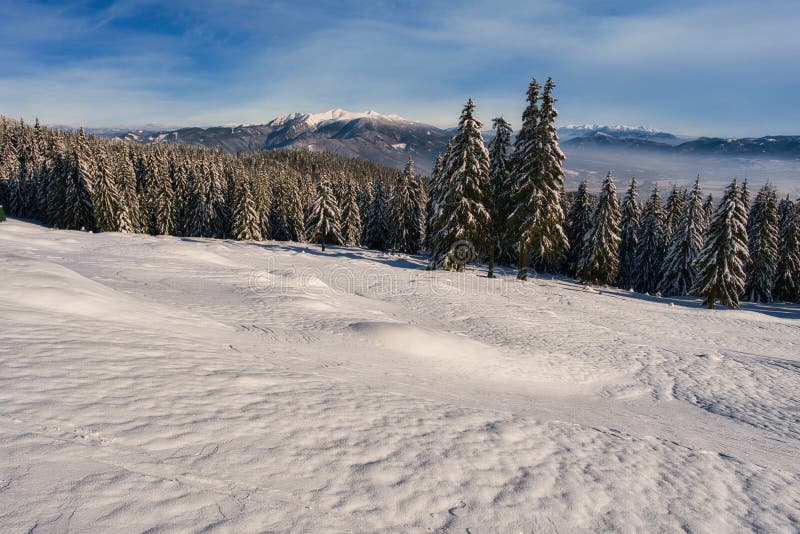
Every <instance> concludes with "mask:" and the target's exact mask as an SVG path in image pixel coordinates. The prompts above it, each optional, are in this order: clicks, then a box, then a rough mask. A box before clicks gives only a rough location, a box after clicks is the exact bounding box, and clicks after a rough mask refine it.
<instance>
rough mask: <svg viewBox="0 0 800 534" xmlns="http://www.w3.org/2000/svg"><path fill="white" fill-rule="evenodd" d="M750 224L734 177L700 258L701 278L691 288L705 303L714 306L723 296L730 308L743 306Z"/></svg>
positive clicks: (709, 231) (723, 302) (725, 303)
mask: <svg viewBox="0 0 800 534" xmlns="http://www.w3.org/2000/svg"><path fill="white" fill-rule="evenodd" d="M746 224H747V212H746V210H745V208H744V203H743V202H742V197H741V190H740V189H739V186H738V185H737V183H736V180H734V181H733V182H731V184H730V185H729V186H728V188H727V189H726V190H725V195H724V197H723V198H722V203H721V204H720V205H719V207H717V209H716V210H715V211H714V216H713V217H712V219H711V224H710V225H709V227H708V231H707V232H706V240H705V244H704V245H703V249H702V251H701V252H700V256H699V257H698V258H697V278H696V279H695V283H694V285H693V286H692V290H691V292H692V294H694V295H698V296H701V297H703V305H704V306H708V307H709V308H712V309H713V308H714V305H715V303H716V301H717V300H719V301H720V302H722V304H724V305H725V306H727V307H729V308H738V307H739V295H740V294H741V293H742V291H743V290H744V284H745V272H744V265H745V262H746V261H747V231H746V228H745V226H746Z"/></svg>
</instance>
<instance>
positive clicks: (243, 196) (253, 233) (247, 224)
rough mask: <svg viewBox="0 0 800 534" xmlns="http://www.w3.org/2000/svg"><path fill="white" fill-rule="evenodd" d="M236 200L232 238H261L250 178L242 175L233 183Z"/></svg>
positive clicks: (256, 239) (255, 239)
mask: <svg viewBox="0 0 800 534" xmlns="http://www.w3.org/2000/svg"><path fill="white" fill-rule="evenodd" d="M234 188H235V191H236V202H235V204H234V211H233V238H234V239H239V240H252V241H258V240H260V239H261V223H260V218H259V216H258V213H257V212H256V205H255V202H254V201H253V192H252V186H251V185H250V178H249V177H248V176H244V177H243V178H242V179H240V180H237V181H236V182H235V185H234Z"/></svg>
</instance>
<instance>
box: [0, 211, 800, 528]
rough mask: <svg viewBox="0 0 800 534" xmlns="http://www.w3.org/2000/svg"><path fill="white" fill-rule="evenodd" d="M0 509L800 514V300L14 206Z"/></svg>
mask: <svg viewBox="0 0 800 534" xmlns="http://www.w3.org/2000/svg"><path fill="white" fill-rule="evenodd" d="M0 246H2V250H3V254H2V256H0V272H1V273H2V284H0V302H2V305H0V325H1V326H2V328H0V368H1V369H0V407H2V409H0V525H2V530H3V531H8V532H20V531H22V532H25V531H28V530H29V529H31V530H37V531H38V530H43V531H48V532H64V531H87V530H88V531H200V530H208V531H213V532H220V531H225V532H263V531H277V532H288V531H292V532H305V531H337V532H343V531H347V532H367V531H369V532H374V531H387V530H389V531H435V530H439V531H445V530H447V531H461V532H464V531H466V530H467V529H469V531H470V532H484V531H491V532H523V531H524V532H531V531H536V532H556V531H561V532H574V531H609V530H614V531H626V532H636V531H682V530H690V531H699V532H730V531H745V530H761V531H769V532H796V531H797V530H798V527H799V526H800V465H798V463H797V461H796V458H797V457H798V454H800V440H799V439H798V435H800V434H798V431H799V430H800V419H798V413H797V397H798V381H797V376H798V370H800V354H799V353H798V346H800V329H799V328H798V327H800V308H798V307H797V306H787V305H775V306H756V305H748V304H745V305H744V308H743V309H742V310H739V311H730V310H724V309H719V310H715V311H709V310H705V309H700V308H698V306H697V304H698V301H697V300H696V299H685V298H684V299H661V298H656V297H647V296H644V295H639V294H636V293H629V292H626V291H618V290H615V289H610V288H597V290H596V291H584V290H583V289H582V287H581V286H578V285H575V284H574V283H572V282H570V281H568V280H563V279H559V278H553V279H551V278H549V277H536V278H533V279H531V280H529V281H528V282H525V283H520V282H517V281H516V280H514V273H513V272H508V273H505V272H502V271H501V272H500V275H499V277H498V278H497V279H493V280H489V279H487V278H486V277H485V273H484V272H482V271H480V270H471V271H467V272H465V273H444V272H429V271H425V270H423V265H424V261H423V259H422V258H417V257H414V256H402V255H401V256H397V255H387V254H382V253H378V252H372V251H365V250H363V249H359V248H346V247H331V248H330V250H329V251H328V252H326V253H325V254H322V253H320V251H319V248H318V247H316V246H311V245H308V246H306V245H300V244H295V243H284V242H246V243H245V242H232V241H218V240H211V239H195V238H191V239H189V238H187V239H180V238H173V237H153V236H145V235H123V234H114V233H104V234H95V235H89V234H86V233H81V232H69V231H58V230H50V229H46V228H43V227H40V226H37V225H33V224H30V223H25V222H21V221H18V220H9V221H7V222H5V223H2V224H0Z"/></svg>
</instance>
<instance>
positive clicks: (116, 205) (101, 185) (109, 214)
mask: <svg viewBox="0 0 800 534" xmlns="http://www.w3.org/2000/svg"><path fill="white" fill-rule="evenodd" d="M121 203H122V199H121V198H120V195H119V190H118V189H117V184H116V183H115V182H114V177H113V175H112V165H111V162H110V161H109V159H108V156H107V155H106V154H104V153H102V152H101V153H99V154H98V156H97V170H96V175H95V187H94V210H95V219H96V221H97V229H98V230H100V231H101V232H115V231H117V230H118V229H119V214H118V212H119V210H120V204H121Z"/></svg>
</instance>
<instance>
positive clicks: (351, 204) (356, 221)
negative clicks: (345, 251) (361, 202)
mask: <svg viewBox="0 0 800 534" xmlns="http://www.w3.org/2000/svg"><path fill="white" fill-rule="evenodd" d="M341 210H342V239H343V240H344V244H345V245H348V246H357V245H358V244H359V243H361V233H362V229H361V210H360V209H359V207H358V189H357V188H356V184H355V182H354V181H353V180H352V179H347V180H346V181H345V183H344V187H343V194H342V202H341Z"/></svg>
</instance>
